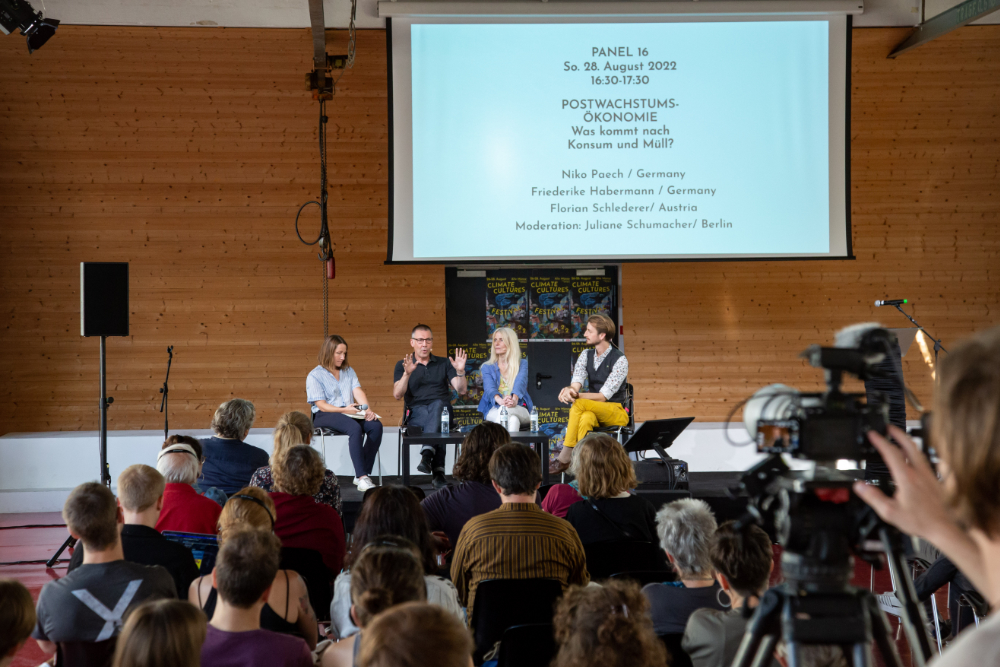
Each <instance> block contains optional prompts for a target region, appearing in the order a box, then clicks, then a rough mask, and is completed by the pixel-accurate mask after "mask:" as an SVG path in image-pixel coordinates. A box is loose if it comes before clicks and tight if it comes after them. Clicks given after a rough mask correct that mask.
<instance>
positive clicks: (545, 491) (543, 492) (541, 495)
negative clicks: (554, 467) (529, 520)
mask: <svg viewBox="0 0 1000 667" xmlns="http://www.w3.org/2000/svg"><path fill="white" fill-rule="evenodd" d="M553 486H555V484H542V485H541V486H540V487H538V501H539V502H541V501H543V500H545V496H547V495H549V491H551V490H552V487H553Z"/></svg>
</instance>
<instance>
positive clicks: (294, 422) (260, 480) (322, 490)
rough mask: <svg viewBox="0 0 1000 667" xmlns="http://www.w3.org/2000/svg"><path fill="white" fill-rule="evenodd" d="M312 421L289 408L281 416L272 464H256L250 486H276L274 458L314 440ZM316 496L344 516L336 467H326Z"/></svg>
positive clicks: (269, 489)
mask: <svg viewBox="0 0 1000 667" xmlns="http://www.w3.org/2000/svg"><path fill="white" fill-rule="evenodd" d="M312 432H313V422H312V419H310V418H309V416H308V415H305V414H303V413H301V412H294V411H293V412H286V413H285V414H283V415H281V418H280V419H278V423H277V424H276V425H275V427H274V449H273V451H272V452H271V459H270V460H271V465H266V466H264V467H263V468H257V472H255V473H254V474H253V477H251V478H250V484H249V485H250V486H256V487H260V488H262V489H264V490H265V491H273V490H274V462H275V461H276V460H277V459H278V458H279V457H280V456H282V455H284V453H285V452H286V451H288V450H289V449H291V448H292V447H295V446H297V445H308V444H310V443H311V442H312ZM313 499H314V500H315V501H316V502H317V503H320V504H321V505H326V506H327V507H332V508H333V509H335V510H337V514H339V515H341V517H343V516H344V506H343V501H342V500H341V497H340V484H339V483H338V482H337V476H336V475H335V474H333V471H332V470H330V469H328V468H324V471H323V483H322V484H321V485H320V487H319V491H317V492H316V493H315V494H314V495H313Z"/></svg>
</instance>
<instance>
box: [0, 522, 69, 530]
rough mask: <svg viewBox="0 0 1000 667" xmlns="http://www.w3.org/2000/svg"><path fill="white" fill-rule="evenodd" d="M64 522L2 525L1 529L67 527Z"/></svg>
mask: <svg viewBox="0 0 1000 667" xmlns="http://www.w3.org/2000/svg"><path fill="white" fill-rule="evenodd" d="M65 527H66V524H64V523H29V524H25V525H23V526H0V530H13V529H14V528H65Z"/></svg>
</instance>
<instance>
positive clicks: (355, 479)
mask: <svg viewBox="0 0 1000 667" xmlns="http://www.w3.org/2000/svg"><path fill="white" fill-rule="evenodd" d="M360 481H361V480H359V479H358V478H357V477H355V478H354V481H353V482H351V484H353V485H354V486H357V485H358V482H360Z"/></svg>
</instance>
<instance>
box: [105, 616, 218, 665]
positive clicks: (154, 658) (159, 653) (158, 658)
mask: <svg viewBox="0 0 1000 667" xmlns="http://www.w3.org/2000/svg"><path fill="white" fill-rule="evenodd" d="M204 642H205V615H204V614H202V613H201V612H200V611H198V609H197V608H196V607H195V606H194V605H192V604H189V603H188V602H185V601H183V600H157V601H155V602H144V603H142V604H141V605H139V606H138V607H136V608H135V609H133V610H132V613H131V614H129V616H128V619H127V620H126V621H125V626H124V627H123V628H122V633H121V635H120V636H119V637H118V645H117V646H116V647H115V658H114V662H113V663H112V667H187V666H189V665H197V664H198V663H199V661H200V660H201V647H202V644H204ZM206 667H207V666H206Z"/></svg>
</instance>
